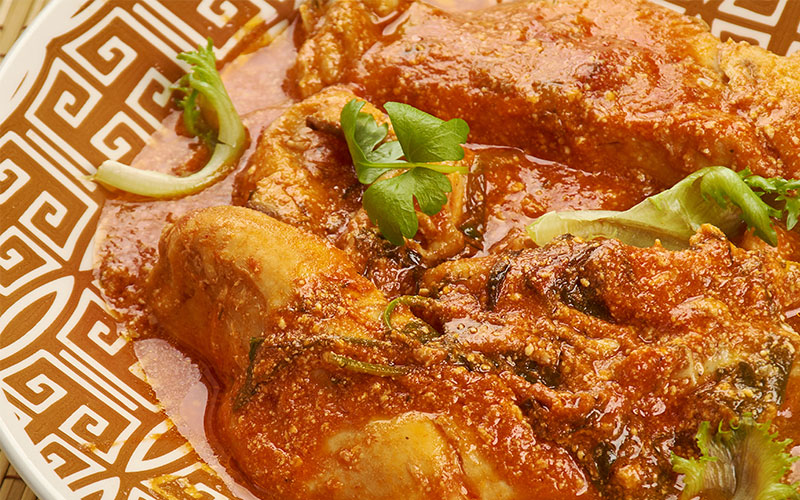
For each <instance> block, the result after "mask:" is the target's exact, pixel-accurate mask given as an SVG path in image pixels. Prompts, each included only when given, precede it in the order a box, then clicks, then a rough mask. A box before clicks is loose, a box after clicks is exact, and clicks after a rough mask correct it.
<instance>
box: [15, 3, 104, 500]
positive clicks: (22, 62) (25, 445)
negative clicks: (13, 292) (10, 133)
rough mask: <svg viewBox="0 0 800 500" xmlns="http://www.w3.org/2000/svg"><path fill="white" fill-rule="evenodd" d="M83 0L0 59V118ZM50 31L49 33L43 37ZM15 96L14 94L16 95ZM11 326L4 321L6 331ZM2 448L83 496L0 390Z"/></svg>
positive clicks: (47, 19) (36, 474) (66, 495)
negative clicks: (57, 468) (65, 478)
mask: <svg viewBox="0 0 800 500" xmlns="http://www.w3.org/2000/svg"><path fill="white" fill-rule="evenodd" d="M81 3H82V0H52V2H51V3H49V4H48V5H47V6H46V7H45V8H44V9H42V12H40V13H39V15H38V16H37V17H36V18H35V19H34V21H33V22H32V23H31V24H30V25H29V26H28V27H27V28H25V31H23V33H22V34H21V36H20V37H19V39H17V41H16V43H15V44H14V46H13V47H12V48H11V50H10V51H9V52H8V54H7V55H6V57H5V58H4V59H3V62H2V63H0V102H2V103H3V105H2V108H0V123H1V122H3V121H5V120H6V119H7V118H8V117H9V116H10V115H11V113H12V112H13V111H14V110H15V109H16V107H17V106H19V104H20V102H21V101H22V99H23V98H24V97H25V96H26V95H27V93H28V91H29V90H30V88H31V86H32V85H33V83H34V81H35V80H36V78H37V76H38V75H39V72H40V68H41V66H42V63H43V62H44V59H45V56H46V53H47V45H48V43H49V42H50V40H51V39H52V38H54V37H56V36H58V35H61V34H63V33H66V32H68V31H70V30H71V29H73V28H74V27H75V26H77V25H79V24H80V23H82V22H84V21H85V19H86V18H87V17H88V16H91V15H92V14H93V13H94V12H95V11H96V10H97V8H98V7H99V6H98V4H97V2H93V3H92V4H91V5H89V6H87V7H86V8H85V9H84V11H83V12H81V13H80V14H79V15H77V16H74V15H73V14H74V12H75V11H76V10H77V9H78V8H79V7H80V5H81ZM43 35H45V37H43ZM12 95H13V97H12ZM4 329H5V325H0V331H3V330H4ZM0 449H2V450H3V452H4V453H5V454H6V456H7V457H8V460H9V462H11V465H13V466H14V469H16V471H17V472H18V473H19V475H20V477H22V479H23V480H24V481H25V482H26V483H27V485H28V486H29V487H30V488H31V490H33V492H34V493H35V494H36V496H38V497H39V498H41V499H43V500H60V499H72V498H79V497H78V495H77V494H76V493H75V492H73V491H72V490H70V489H69V488H68V487H67V484H66V483H65V482H64V481H63V480H62V479H61V478H60V477H58V475H57V474H56V473H55V471H54V470H53V468H52V465H50V464H48V463H47V461H46V460H45V459H44V457H43V456H42V455H41V453H40V452H39V450H38V449H37V448H36V446H35V445H34V443H33V441H31V440H30V438H29V437H28V435H27V434H26V433H25V429H24V427H23V426H22V425H21V423H20V421H19V420H18V419H17V417H16V415H15V414H14V411H13V409H12V407H11V404H10V403H9V402H8V400H7V399H6V397H5V394H4V392H3V390H2V389H0Z"/></svg>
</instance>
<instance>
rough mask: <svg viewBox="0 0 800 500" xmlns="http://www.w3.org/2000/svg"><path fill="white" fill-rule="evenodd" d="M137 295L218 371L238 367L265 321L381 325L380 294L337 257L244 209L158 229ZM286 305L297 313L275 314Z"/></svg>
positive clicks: (314, 328) (362, 328) (364, 332)
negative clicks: (152, 260)
mask: <svg viewBox="0 0 800 500" xmlns="http://www.w3.org/2000/svg"><path fill="white" fill-rule="evenodd" d="M259 242H261V243H260V244H259ZM146 294H147V297H148V304H149V307H150V309H151V310H152V312H153V314H154V315H155V316H156V318H157V319H158V322H159V324H160V326H161V327H162V328H163V330H164V331H165V333H167V334H168V336H169V337H170V338H172V339H173V340H174V341H176V342H177V343H178V344H180V345H182V346H184V347H186V348H189V349H191V350H192V351H195V352H196V353H197V354H198V355H200V356H201V357H202V358H203V359H204V360H206V361H207V362H208V363H209V364H210V365H211V366H212V367H214V369H215V371H216V372H217V375H218V376H219V377H222V378H228V377H236V376H238V373H239V372H240V371H242V370H243V369H244V368H245V367H247V365H248V363H249V360H248V356H249V352H250V341H251V339H256V338H261V337H263V336H264V335H265V332H266V328H267V325H271V327H272V328H279V329H290V330H291V329H298V328H300V327H299V326H298V325H297V324H296V323H298V322H299V323H300V324H302V325H306V326H307V327H308V331H309V334H311V333H313V332H325V333H326V334H337V333H346V334H347V335H349V336H354V337H372V336H374V335H376V334H377V333H379V332H382V331H383V327H382V326H381V323H380V321H379V317H380V314H381V313H382V311H383V308H384V307H385V299H384V298H383V296H382V295H381V293H380V292H378V291H377V290H376V289H375V287H374V286H373V285H372V284H371V283H370V282H369V281H367V280H366V279H364V278H363V277H361V276H360V275H358V274H357V273H356V272H355V269H354V268H353V265H352V264H351V263H350V261H349V260H348V259H347V257H346V256H345V255H343V254H342V253H340V252H337V251H335V250H334V249H333V248H332V247H331V246H330V245H326V244H325V243H324V242H323V241H321V240H317V239H316V238H310V237H309V236H308V235H306V234H305V233H304V232H302V231H300V230H298V229H295V228H294V227H291V226H288V225H286V224H281V223H279V222H277V221H275V220H274V219H272V218H270V217H267V216H266V215H264V214H261V213H259V212H256V211H254V210H249V209H244V208H237V207H227V206H221V207H214V208H208V209H204V210H199V211H195V212H191V213H190V214H189V215H187V216H185V217H183V218H181V219H179V220H178V221H177V222H176V223H175V224H173V225H171V226H169V227H167V229H165V231H164V233H163V234H162V236H161V240H160V242H159V259H158V261H157V263H156V265H155V267H154V268H153V270H152V272H151V274H150V276H149V277H148V281H147V284H146ZM292 308H297V309H298V310H299V311H302V312H303V314H294V315H283V314H284V313H285V312H286V310H287V309H292ZM365 318H369V319H370V321H366V320H365ZM276 325H277V326H276Z"/></svg>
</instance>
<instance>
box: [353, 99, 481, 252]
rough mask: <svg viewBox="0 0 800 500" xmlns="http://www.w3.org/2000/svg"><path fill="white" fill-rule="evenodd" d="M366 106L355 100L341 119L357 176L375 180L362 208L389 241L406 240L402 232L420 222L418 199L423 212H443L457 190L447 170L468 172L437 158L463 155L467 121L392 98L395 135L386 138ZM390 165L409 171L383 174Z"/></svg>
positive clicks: (385, 128) (384, 128)
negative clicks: (442, 116) (364, 109)
mask: <svg viewBox="0 0 800 500" xmlns="http://www.w3.org/2000/svg"><path fill="white" fill-rule="evenodd" d="M362 107H364V101H359V100H357V99H353V100H351V101H350V102H348V103H347V104H346V105H345V106H344V108H343V109H342V114H341V118H340V120H341V124H342V131H343V132H344V136H345V139H346V140H347V147H348V149H349V150H350V156H351V157H352V159H353V165H354V166H355V169H356V175H357V176H358V180H359V181H360V182H361V183H362V184H371V185H370V187H369V188H367V190H366V191H365V192H364V197H363V204H364V209H365V210H366V211H367V215H369V218H370V220H372V222H373V223H375V224H377V226H378V228H379V229H380V231H381V234H383V236H384V237H386V239H387V240H389V241H390V242H392V243H393V244H395V245H398V246H399V245H403V244H404V243H405V239H404V237H405V238H413V237H414V235H415V234H417V229H418V227H419V221H418V219H417V213H416V210H415V207H414V200H415V199H416V200H417V203H418V204H419V208H420V210H421V211H422V212H423V213H425V214H427V215H435V214H437V213H439V211H440V210H441V209H442V206H444V204H445V203H447V194H446V193H449V192H450V191H452V189H453V188H452V185H451V184H450V180H449V179H448V178H447V176H446V175H445V174H448V173H451V172H459V173H462V174H466V173H467V168H466V167H463V166H454V165H442V164H440V163H437V162H443V161H458V160H461V159H462V158H464V149H463V148H462V147H461V144H463V143H465V142H466V140H467V135H468V134H469V126H468V125H467V123H466V122H465V121H464V120H461V119H459V118H456V119H453V120H449V121H444V120H440V119H439V118H436V117H435V116H432V115H429V114H428V113H425V112H424V111H420V110H418V109H416V108H414V107H412V106H409V105H407V104H401V103H397V102H388V103H386V105H385V106H384V107H385V108H386V112H387V113H388V115H389V119H390V120H391V122H392V128H393V129H394V133H395V135H396V136H397V140H396V141H385V139H386V135H387V134H388V131H389V129H388V126H387V125H386V124H382V125H378V124H377V123H376V122H375V118H373V117H372V115H369V114H367V113H363V112H361V108H362ZM401 158H404V159H401ZM391 170H405V172H403V173H401V174H400V175H397V176H394V177H389V178H383V179H381V177H383V176H384V174H386V173H388V172H390V171H391Z"/></svg>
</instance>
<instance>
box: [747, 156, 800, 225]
mask: <svg viewBox="0 0 800 500" xmlns="http://www.w3.org/2000/svg"><path fill="white" fill-rule="evenodd" d="M739 176H740V177H741V178H742V180H743V181H744V182H745V184H747V185H748V186H750V188H751V189H752V190H753V192H755V193H756V194H757V195H758V196H760V197H762V198H763V197H764V195H772V196H774V197H775V198H774V199H775V201H776V202H783V207H782V208H775V207H774V206H772V207H771V213H770V215H771V216H772V217H776V218H779V219H780V218H782V217H783V215H784V213H786V227H787V228H788V229H792V228H793V227H794V226H795V225H797V220H798V217H800V197H798V190H800V179H789V180H787V179H784V178H783V177H761V176H760V175H753V173H752V172H751V171H750V170H749V169H745V170H742V171H741V172H739Z"/></svg>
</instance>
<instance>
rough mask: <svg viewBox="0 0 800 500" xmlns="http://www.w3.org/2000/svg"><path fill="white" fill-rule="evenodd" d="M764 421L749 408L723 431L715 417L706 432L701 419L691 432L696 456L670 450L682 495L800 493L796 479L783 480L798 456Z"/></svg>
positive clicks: (775, 499) (779, 498) (759, 497)
mask: <svg viewBox="0 0 800 500" xmlns="http://www.w3.org/2000/svg"><path fill="white" fill-rule="evenodd" d="M776 437H777V434H770V433H769V423H764V424H759V423H756V421H755V420H754V419H753V416H752V415H751V414H749V413H746V414H744V415H743V416H742V417H741V418H740V419H739V424H738V425H733V424H732V423H731V424H730V430H727V431H723V430H722V424H721V423H720V426H719V428H718V429H717V433H716V434H715V435H714V436H713V437H712V436H711V426H710V424H709V423H708V422H703V423H701V424H700V428H699V430H698V431H697V435H696V436H695V438H696V439H697V446H698V447H699V448H700V453H701V454H700V457H699V458H683V457H679V456H678V455H675V454H673V455H672V466H673V469H674V470H675V472H677V473H679V474H684V478H683V482H684V489H683V494H682V495H681V498H682V499H688V498H693V497H695V496H696V495H698V494H700V493H717V494H720V497H721V498H729V499H731V500H786V499H793V500H794V499H800V494H798V489H797V488H798V484H793V485H788V484H785V483H783V482H782V479H783V477H784V476H785V475H786V473H787V472H788V471H789V468H790V467H791V465H792V462H794V461H796V460H798V458H799V457H792V456H790V455H789V454H788V453H786V451H785V450H786V448H787V446H788V445H789V443H791V440H790V439H787V440H785V441H775V438H776Z"/></svg>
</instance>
